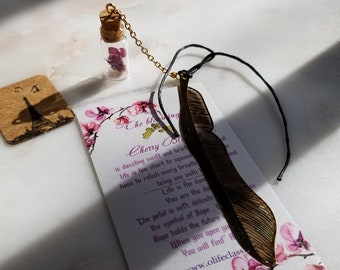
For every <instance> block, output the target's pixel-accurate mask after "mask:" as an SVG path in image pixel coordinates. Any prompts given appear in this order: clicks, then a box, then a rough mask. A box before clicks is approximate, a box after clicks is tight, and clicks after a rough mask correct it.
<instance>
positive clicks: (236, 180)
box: [178, 71, 276, 269]
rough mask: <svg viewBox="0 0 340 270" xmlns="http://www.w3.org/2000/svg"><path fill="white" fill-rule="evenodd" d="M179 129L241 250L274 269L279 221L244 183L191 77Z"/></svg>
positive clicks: (184, 82) (185, 77)
mask: <svg viewBox="0 0 340 270" xmlns="http://www.w3.org/2000/svg"><path fill="white" fill-rule="evenodd" d="M179 75H180V85H179V87H178V92H179V100H180V119H179V127H180V131H181V135H182V138H183V140H184V142H185V143H186V145H187V147H188V149H189V151H190V152H191V153H192V155H193V156H194V157H195V159H196V160H197V162H198V164H199V165H200V168H201V170H202V173H203V174H204V176H205V178H206V180H207V182H208V184H209V187H210V189H211V191H212V193H213V194H214V197H215V199H216V201H217V202H218V204H219V206H220V209H221V211H222V213H223V215H224V217H225V219H226V220H227V222H228V225H229V226H230V229H231V231H232V233H233V234H234V236H235V238H236V240H237V241H238V243H239V244H240V246H241V247H242V248H243V249H244V250H245V251H246V252H248V254H249V255H251V256H252V257H253V258H254V259H256V260H257V261H259V262H260V263H262V264H263V265H265V266H267V267H269V268H271V269H272V268H274V267H275V265H276V261H275V235H276V220H275V216H274V214H273V212H272V211H271V209H270V207H269V206H268V205H267V204H266V203H265V202H264V201H263V200H262V199H261V198H260V197H259V196H258V195H257V194H256V193H255V192H254V191H253V190H252V189H251V188H250V187H249V186H248V185H247V184H246V183H245V182H244V181H243V179H242V177H241V176H240V175H239V173H238V172H237V170H236V168H235V167H234V165H233V163H232V161H231V159H230V157H229V155H228V152H227V150H226V148H225V146H224V144H223V142H222V141H221V140H220V139H219V137H218V136H216V135H215V134H214V133H213V132H212V130H213V127H214V125H213V121H212V119H211V116H210V114H209V111H208V109H207V107H206V105H205V102H204V99H203V98H202V96H201V94H200V93H199V92H198V91H196V90H194V89H193V88H190V87H188V81H189V77H190V75H189V74H188V73H186V72H185V71H182V72H180V73H179Z"/></svg>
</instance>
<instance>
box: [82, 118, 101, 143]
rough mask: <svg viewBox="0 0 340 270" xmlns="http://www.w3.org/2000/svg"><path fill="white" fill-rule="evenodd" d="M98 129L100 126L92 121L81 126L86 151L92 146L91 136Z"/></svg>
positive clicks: (93, 137)
mask: <svg viewBox="0 0 340 270" xmlns="http://www.w3.org/2000/svg"><path fill="white" fill-rule="evenodd" d="M99 128H100V124H97V123H96V122H94V121H91V122H89V123H82V124H81V129H82V132H83V137H84V140H85V144H86V146H87V148H88V149H90V148H91V147H92V146H93V145H94V143H95V136H93V135H95V134H96V132H97V131H98V130H99Z"/></svg>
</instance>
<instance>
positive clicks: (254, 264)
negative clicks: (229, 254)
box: [231, 254, 267, 270]
mask: <svg viewBox="0 0 340 270" xmlns="http://www.w3.org/2000/svg"><path fill="white" fill-rule="evenodd" d="M231 267H232V269H233V270H267V268H266V267H265V266H263V265H262V264H261V263H259V262H258V261H256V260H255V259H253V258H251V257H250V256H249V255H248V254H246V255H244V256H242V257H241V256H238V257H235V258H233V259H232V261H231Z"/></svg>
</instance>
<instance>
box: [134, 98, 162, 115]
mask: <svg viewBox="0 0 340 270" xmlns="http://www.w3.org/2000/svg"><path fill="white" fill-rule="evenodd" d="M155 107H156V106H155V104H153V103H149V102H148V101H145V100H144V101H137V102H135V103H133V104H132V105H131V108H129V110H128V111H129V113H130V114H131V115H138V114H141V113H151V110H152V109H154V108H155Z"/></svg>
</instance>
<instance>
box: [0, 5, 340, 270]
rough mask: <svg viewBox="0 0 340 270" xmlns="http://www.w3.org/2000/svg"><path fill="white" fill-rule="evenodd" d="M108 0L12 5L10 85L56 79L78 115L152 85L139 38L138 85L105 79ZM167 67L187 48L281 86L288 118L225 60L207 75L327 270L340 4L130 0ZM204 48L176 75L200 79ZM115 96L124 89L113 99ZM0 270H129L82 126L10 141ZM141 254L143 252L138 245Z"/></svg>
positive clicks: (6, 73)
mask: <svg viewBox="0 0 340 270" xmlns="http://www.w3.org/2000/svg"><path fill="white" fill-rule="evenodd" d="M105 4H106V1H96V2H95V1H89V0H87V1H80V0H72V1H66V0H49V1H48V0H46V1H39V0H35V1H23V0H14V1H6V2H5V3H4V2H1V3H0V36H1V40H0V60H1V64H0V86H1V87H2V86H6V85H8V84H11V83H14V82H16V81H20V80H23V79H25V78H28V77H31V76H34V75H37V74H45V75H47V76H48V77H49V78H50V80H51V81H52V82H53V83H54V84H55V86H56V87H57V88H58V89H59V91H60V92H61V93H62V94H63V95H64V97H65V98H66V99H67V101H68V102H69V103H70V105H71V106H72V107H76V106H78V105H79V104H80V103H83V102H88V101H90V100H95V99H99V98H103V97H107V96H112V95H113V96H114V95H117V96H118V95H121V94H123V93H124V92H126V91H132V90H134V89H139V88H150V89H155V88H156V87H157V85H158V82H159V80H160V77H161V74H160V73H159V71H158V70H156V69H155V68H154V67H153V65H152V64H151V63H148V62H147V60H146V58H145V56H143V55H142V54H141V53H140V51H139V50H138V49H137V48H136V47H135V45H134V43H133V42H132V41H131V39H129V49H130V65H131V78H130V79H128V80H124V81H120V82H114V83H112V82H106V81H103V80H102V79H101V78H102V76H101V75H102V72H103V70H102V61H103V59H102V55H101V52H100V41H99V39H100V38H99V24H100V23H99V19H98V13H99V11H100V10H101V9H102V8H103V7H104V6H105ZM116 4H117V6H118V7H119V8H120V9H121V10H122V11H123V12H124V13H126V15H127V17H128V19H129V21H130V22H131V24H132V26H133V27H134V29H135V31H136V32H137V35H138V37H139V38H141V39H142V40H143V43H144V45H146V46H147V47H148V48H149V51H150V52H152V54H154V55H155V57H156V58H157V59H158V60H159V61H160V62H162V63H163V64H164V65H166V64H168V62H169V61H170V59H171V57H172V55H173V54H174V52H175V51H176V50H177V49H178V48H179V47H181V46H183V45H185V44H188V43H200V44H203V45H206V46H208V47H211V48H212V49H214V50H218V51H224V52H228V53H231V54H234V55H237V56H239V57H241V58H243V59H244V60H246V61H248V62H250V63H251V64H253V65H254V66H255V67H256V68H257V70H259V71H260V73H261V74H262V75H263V76H264V77H265V78H266V79H267V80H268V81H269V82H270V83H271V84H272V86H273V87H274V89H275V90H276V92H277V94H278V96H279V98H280V100H281V102H282V105H283V107H284V110H285V112H286V116H287V120H288V124H289V132H290V137H291V148H292V160H291V165H290V167H289V168H288V170H287V172H286V174H285V175H284V178H283V181H282V182H281V183H276V181H275V178H276V176H277V174H278V172H279V170H280V169H281V167H282V165H283V162H284V157H285V148H284V143H283V131H282V125H281V122H280V118H279V115H278V114H277V110H276V108H275V105H274V103H273V102H272V98H271V96H270V94H269V92H268V90H266V89H265V87H264V86H263V85H262V84H261V83H259V82H258V80H257V79H256V78H255V77H254V75H253V74H251V73H250V72H249V71H247V70H246V69H245V68H243V67H240V65H237V64H235V63H233V62H232V61H227V60H223V59H220V60H217V61H215V62H214V63H212V65H210V67H207V68H206V69H204V70H201V71H199V72H197V74H196V75H195V78H194V80H195V81H201V82H202V83H203V84H204V86H205V87H206V88H207V89H208V90H209V91H210V93H211V95H212V97H213V99H214V100H215V102H216V103H217V105H218V106H219V108H220V109H221V110H222V112H223V113H224V114H225V117H226V119H227V120H228V121H229V123H230V124H231V126H232V127H233V129H234V130H235V132H236V134H237V135H238V136H239V138H240V140H241V142H242V143H243V144H244V146H245V147H246V149H247V150H248V152H249V153H250V155H251V156H252V157H253V159H254V160H255V163H256V164H257V165H258V167H259V168H260V170H261V171H262V172H263V174H264V176H265V178H266V179H267V180H268V182H269V183H270V184H271V185H272V187H273V188H274V190H275V191H276V193H277V194H278V196H279V197H280V199H281V200H282V201H283V203H284V205H285V206H286V207H287V208H288V210H289V211H290V213H291V214H292V216H293V217H294V219H295V220H296V222H297V223H298V224H299V225H300V227H301V228H302V230H303V232H304V235H305V237H306V238H307V239H308V240H309V242H310V243H311V244H312V246H313V247H314V249H315V250H316V252H317V253H318V254H319V255H320V256H321V257H322V259H323V262H324V263H325V265H326V267H327V269H337V261H338V257H339V254H340V226H339V225H340V212H339V210H338V205H339V203H340V181H339V175H340V166H339V154H340V129H339V124H340V120H339V119H340V118H339V115H340V106H339V105H340V89H339V87H340V76H339V75H340V74H339V71H340V42H339V34H340V4H339V1H336V0H334V1H322V2H320V1H302V0H299V1H265V0H262V1H221V0H219V1H218V0H215V1H214V0H211V1H194V0H190V1H177V0H174V1H155V0H154V1H132V0H130V1H117V2H116ZM198 54H199V53H198V51H197V50H196V51H195V50H192V51H188V52H187V53H186V56H183V57H182V58H181V59H180V60H179V62H178V65H176V67H175V68H174V69H175V70H179V69H182V68H189V67H191V65H192V64H194V63H196V62H197V61H198V59H200V58H198V57H197V55H198ZM110 85H114V88H115V92H112V90H108V86H110ZM0 179H1V180H0V235H1V241H0V269H126V266H125V264H124V259H123V257H122V254H121V251H120V248H119V244H118V241H117V239H116V236H115V232H114V228H113V226H112V223H111V220H110V217H109V215H108V212H107V209H106V207H105V202H104V200H103V197H102V194H101V191H100V187H99V185H98V182H97V178H96V175H95V172H94V170H93V168H92V166H91V162H90V160H89V157H88V155H87V150H86V149H85V148H84V145H83V143H82V136H81V133H80V131H79V128H78V126H77V122H76V121H74V122H73V123H71V124H68V125H66V126H64V127H61V128H58V129H57V130H55V131H52V132H49V133H47V134H45V135H42V136H40V137H37V138H35V139H32V140H30V141H27V142H24V143H22V144H19V145H17V146H9V145H7V144H6V143H5V141H4V140H1V141H0ZM132 244H133V243H132Z"/></svg>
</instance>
